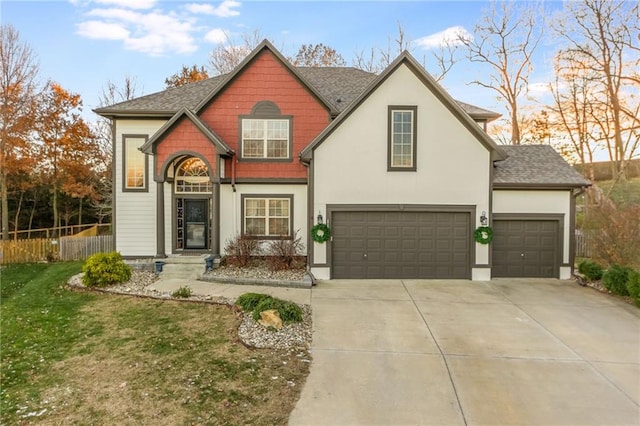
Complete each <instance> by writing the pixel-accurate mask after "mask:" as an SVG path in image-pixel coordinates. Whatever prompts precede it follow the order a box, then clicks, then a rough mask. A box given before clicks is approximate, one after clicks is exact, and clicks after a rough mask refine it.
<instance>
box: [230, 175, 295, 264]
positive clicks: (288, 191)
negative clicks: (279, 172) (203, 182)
mask: <svg viewBox="0 0 640 426" xmlns="http://www.w3.org/2000/svg"><path fill="white" fill-rule="evenodd" d="M242 195H258V196H259V195H265V196H267V195H269V196H277V195H283V196H290V195H291V196H293V231H294V232H295V231H298V235H299V236H300V237H301V239H302V242H303V243H304V246H305V251H304V252H303V253H301V254H305V253H306V247H307V235H308V231H307V185H290V184H237V185H236V192H233V189H232V187H231V185H221V186H220V251H221V252H223V254H224V247H225V246H226V244H227V241H229V240H230V239H232V238H233V237H235V236H236V235H239V234H240V232H241V230H242Z"/></svg>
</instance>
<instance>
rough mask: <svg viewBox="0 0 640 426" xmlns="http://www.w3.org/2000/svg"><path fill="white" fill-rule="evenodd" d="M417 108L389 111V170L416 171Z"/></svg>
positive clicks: (397, 108) (400, 108)
mask: <svg viewBox="0 0 640 426" xmlns="http://www.w3.org/2000/svg"><path fill="white" fill-rule="evenodd" d="M415 115H416V107H390V109H389V165H388V166H389V170H416V122H415Z"/></svg>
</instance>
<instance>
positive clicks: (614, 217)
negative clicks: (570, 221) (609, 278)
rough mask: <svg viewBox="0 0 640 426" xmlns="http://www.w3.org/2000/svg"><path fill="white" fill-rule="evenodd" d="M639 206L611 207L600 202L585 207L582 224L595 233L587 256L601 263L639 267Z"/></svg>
mask: <svg viewBox="0 0 640 426" xmlns="http://www.w3.org/2000/svg"><path fill="white" fill-rule="evenodd" d="M638 217H640V205H630V206H625V207H618V208H614V207H613V206H612V205H611V204H608V203H602V204H601V205H599V206H590V207H589V209H588V210H587V216H586V221H585V226H587V227H588V228H589V229H593V230H595V232H596V238H594V239H593V245H592V247H591V258H592V259H594V260H596V261H598V262H600V263H601V264H604V265H611V264H619V265H631V266H636V267H640V220H638Z"/></svg>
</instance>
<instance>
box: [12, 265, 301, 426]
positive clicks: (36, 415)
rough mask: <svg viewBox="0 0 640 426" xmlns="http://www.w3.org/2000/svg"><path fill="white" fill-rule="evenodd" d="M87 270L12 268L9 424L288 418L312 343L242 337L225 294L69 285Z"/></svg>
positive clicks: (266, 421)
mask: <svg viewBox="0 0 640 426" xmlns="http://www.w3.org/2000/svg"><path fill="white" fill-rule="evenodd" d="M79 270H80V264H79V263H56V264H50V265H17V266H11V267H6V268H2V271H1V272H2V277H1V278H2V281H1V282H2V294H3V299H2V305H1V309H2V312H1V318H0V330H1V333H2V334H1V339H2V341H1V344H2V351H1V354H0V380H1V382H0V387H1V389H2V390H1V392H0V396H1V400H0V404H1V405H0V424H22V423H24V424H27V423H28V424H37V423H46V424H87V423H91V424H132V425H133V424H136V425H137V424H160V425H162V424H166V425H173V424H286V422H287V419H288V416H289V413H290V411H291V410H292V409H293V406H294V404H295V401H296V400H297V398H298V396H299V392H300V390H301V388H302V384H303V383H304V380H305V378H306V375H307V374H308V362H303V360H304V359H306V358H307V354H306V353H303V352H299V353H296V352H281V351H271V350H252V349H248V348H246V347H244V346H243V345H241V344H239V343H238V340H237V327H238V325H239V322H240V320H239V318H238V317H237V316H236V315H235V313H234V312H233V311H232V310H231V309H229V307H226V306H218V305H209V304H194V303H181V302H176V301H160V300H152V299H138V298H132V297H127V296H115V295H105V294H93V293H83V292H73V291H69V290H67V289H66V288H65V287H64V285H63V284H64V283H65V282H66V280H67V279H68V278H69V277H70V276H71V275H73V274H75V273H77V272H78V271H79ZM5 284H6V287H5ZM291 383H293V384H294V385H291Z"/></svg>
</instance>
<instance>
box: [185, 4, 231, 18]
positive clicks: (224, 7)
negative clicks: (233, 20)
mask: <svg viewBox="0 0 640 426" xmlns="http://www.w3.org/2000/svg"><path fill="white" fill-rule="evenodd" d="M237 7H240V2H239V1H235V0H224V1H223V2H222V3H220V5H219V6H218V7H214V6H212V5H211V4H208V3H190V4H188V5H186V6H185V9H187V10H188V11H189V12H191V13H193V14H203V15H214V16H218V17H220V18H229V17H231V16H238V15H240V12H238V11H237V10H235V8H237Z"/></svg>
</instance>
